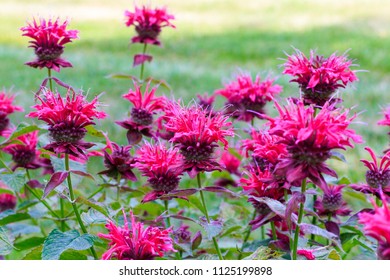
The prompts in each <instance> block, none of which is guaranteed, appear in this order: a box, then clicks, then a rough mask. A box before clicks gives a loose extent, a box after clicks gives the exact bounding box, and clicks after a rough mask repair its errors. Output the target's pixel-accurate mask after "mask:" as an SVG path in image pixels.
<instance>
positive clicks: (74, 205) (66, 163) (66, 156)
mask: <svg viewBox="0 0 390 280" xmlns="http://www.w3.org/2000/svg"><path fill="white" fill-rule="evenodd" d="M65 170H66V171H69V155H68V154H65ZM67 181H68V189H69V195H70V200H71V203H72V207H73V211H74V214H75V215H76V219H77V221H78V223H79V225H80V228H81V230H82V232H83V233H84V234H86V233H88V231H87V229H86V228H85V225H84V223H83V220H81V217H80V213H79V210H78V209H77V206H76V201H75V197H74V193H73V186H72V179H71V176H70V173H69V174H68V178H67ZM90 250H91V253H92V255H93V257H94V258H95V260H97V259H98V257H97V254H96V252H95V249H94V248H93V246H92V247H91V249H90Z"/></svg>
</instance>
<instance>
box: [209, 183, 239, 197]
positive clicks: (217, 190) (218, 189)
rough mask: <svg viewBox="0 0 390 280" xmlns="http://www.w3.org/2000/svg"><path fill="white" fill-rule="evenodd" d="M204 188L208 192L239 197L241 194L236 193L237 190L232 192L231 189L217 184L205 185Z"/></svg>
mask: <svg viewBox="0 0 390 280" xmlns="http://www.w3.org/2000/svg"><path fill="white" fill-rule="evenodd" d="M202 190H204V191H206V192H215V193H225V194H228V195H229V196H231V197H239V194H236V193H235V192H232V191H231V190H229V189H227V188H224V187H217V186H213V187H205V188H203V189H202Z"/></svg>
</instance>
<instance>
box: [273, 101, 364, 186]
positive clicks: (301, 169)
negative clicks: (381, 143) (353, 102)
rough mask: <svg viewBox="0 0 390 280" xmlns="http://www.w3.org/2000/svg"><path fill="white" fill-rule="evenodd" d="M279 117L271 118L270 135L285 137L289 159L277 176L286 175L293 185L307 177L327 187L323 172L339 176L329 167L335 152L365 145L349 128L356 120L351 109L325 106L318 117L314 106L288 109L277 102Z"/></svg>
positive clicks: (282, 161) (277, 171)
mask: <svg viewBox="0 0 390 280" xmlns="http://www.w3.org/2000/svg"><path fill="white" fill-rule="evenodd" d="M275 105H276V107H277V109H278V111H279V115H280V116H279V117H277V118H275V119H272V118H268V119H269V126H270V130H269V133H270V135H276V136H279V137H280V138H281V141H280V142H281V143H284V144H285V145H286V148H287V151H288V156H287V157H285V158H283V159H282V160H281V161H280V162H279V163H278V164H277V165H276V167H275V173H276V174H278V175H281V176H285V177H286V179H287V181H288V182H290V183H291V184H292V185H300V184H301V182H302V180H303V179H304V178H309V179H310V180H311V181H312V182H313V183H314V184H316V185H318V186H320V187H324V188H325V187H326V182H325V180H324V178H323V176H322V173H324V174H328V175H330V176H334V177H337V175H336V173H335V172H334V171H333V170H331V169H330V168H328V167H327V166H326V165H325V161H326V160H327V159H329V158H330V157H331V151H332V150H333V149H345V147H346V146H349V147H353V144H352V143H351V141H354V142H356V143H361V142H362V138H361V137H360V136H359V135H357V134H355V132H354V131H353V130H351V129H348V126H349V125H350V123H351V122H352V120H353V119H354V118H355V117H356V116H353V117H351V118H348V116H347V114H348V112H349V111H348V110H343V109H341V108H338V109H335V108H334V106H333V105H330V104H329V103H325V104H324V106H323V108H322V109H321V110H320V111H319V112H318V114H317V115H316V116H314V108H313V106H310V107H307V108H305V106H304V104H303V102H300V101H299V102H298V103H297V104H294V103H290V104H288V106H287V107H285V108H284V109H283V108H282V107H281V106H280V105H279V104H277V103H275Z"/></svg>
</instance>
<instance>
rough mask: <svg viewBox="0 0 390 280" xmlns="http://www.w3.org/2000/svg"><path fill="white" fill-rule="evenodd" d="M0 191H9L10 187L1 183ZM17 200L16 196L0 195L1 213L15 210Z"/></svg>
mask: <svg viewBox="0 0 390 280" xmlns="http://www.w3.org/2000/svg"><path fill="white" fill-rule="evenodd" d="M0 189H8V187H7V186H6V185H5V184H4V183H2V182H0ZM16 203H17V199H16V196H14V195H13V194H9V193H1V194H0V213H1V212H4V211H6V210H10V209H14V208H15V207H16Z"/></svg>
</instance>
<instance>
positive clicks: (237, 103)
mask: <svg viewBox="0 0 390 280" xmlns="http://www.w3.org/2000/svg"><path fill="white" fill-rule="evenodd" d="M273 82H274V80H272V79H267V80H264V81H261V79H260V76H256V79H255V80H254V81H253V80H252V77H251V75H248V74H242V75H239V76H237V78H236V80H234V81H232V82H230V83H228V84H226V85H225V88H223V89H219V90H216V91H215V94H218V95H222V96H223V97H225V98H226V99H227V103H226V106H227V113H229V114H231V115H232V116H233V117H234V118H237V119H238V120H241V121H245V122H248V121H251V120H252V119H253V118H254V117H259V114H264V113H265V111H264V107H265V105H266V104H267V103H268V102H270V101H271V100H273V99H274V96H275V95H277V94H279V93H280V92H281V91H282V89H283V88H282V87H281V86H280V85H276V84H273Z"/></svg>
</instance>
